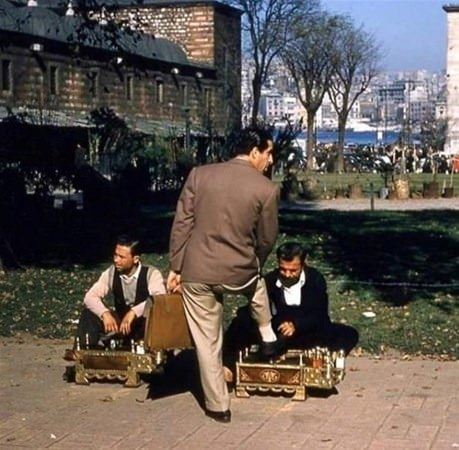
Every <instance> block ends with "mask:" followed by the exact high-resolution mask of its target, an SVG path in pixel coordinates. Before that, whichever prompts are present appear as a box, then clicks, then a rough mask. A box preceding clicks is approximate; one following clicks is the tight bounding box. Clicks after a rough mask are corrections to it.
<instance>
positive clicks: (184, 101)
mask: <svg viewBox="0 0 459 450" xmlns="http://www.w3.org/2000/svg"><path fill="white" fill-rule="evenodd" d="M180 104H181V105H182V106H188V85H187V84H186V83H182V84H181V85H180Z"/></svg>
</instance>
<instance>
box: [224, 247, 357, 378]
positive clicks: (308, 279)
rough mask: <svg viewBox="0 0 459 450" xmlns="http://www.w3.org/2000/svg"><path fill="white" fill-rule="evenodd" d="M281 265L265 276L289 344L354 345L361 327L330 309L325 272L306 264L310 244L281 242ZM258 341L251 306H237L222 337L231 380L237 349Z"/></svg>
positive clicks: (281, 334) (282, 338)
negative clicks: (334, 318) (340, 319)
mask: <svg viewBox="0 0 459 450" xmlns="http://www.w3.org/2000/svg"><path fill="white" fill-rule="evenodd" d="M276 256H277V263H278V267H277V269H275V270H273V271H271V272H269V273H268V274H267V275H266V276H265V281H266V288H267V291H268V297H269V300H270V305H271V313H272V316H273V318H272V324H273V328H274V329H275V330H276V333H277V335H278V340H279V342H280V343H281V345H282V346H283V348H284V349H285V350H288V349H308V348H314V347H317V346H319V347H327V348H328V349H329V350H330V351H338V350H344V352H345V354H346V355H347V354H349V352H350V351H351V350H352V348H354V346H355V345H356V344H357V342H358V340H359V334H358V332H357V330H355V329H354V328H352V327H351V326H349V325H344V324H340V323H333V322H332V321H331V320H330V317H329V314H328V293H327V285H326V282H325V278H324V277H323V275H322V274H321V273H320V272H319V271H318V270H316V269H314V268H313V267H310V266H308V265H307V264H306V250H305V249H304V248H303V247H302V246H301V245H300V244H298V243H296V242H287V243H285V244H282V245H281V246H280V247H278V249H277V252H276ZM256 342H257V337H256V329H255V328H254V326H253V321H252V319H251V317H250V314H249V313H248V311H246V310H245V309H244V307H243V308H239V310H238V311H237V316H236V318H235V319H234V320H233V321H232V322H231V324H230V326H229V328H228V330H227V332H226V333H225V339H224V356H223V358H224V364H225V367H227V368H228V369H229V370H225V375H226V378H227V381H231V373H230V370H234V364H235V361H236V359H237V357H238V353H239V350H241V349H243V348H246V347H250V345H251V344H253V343H256Z"/></svg>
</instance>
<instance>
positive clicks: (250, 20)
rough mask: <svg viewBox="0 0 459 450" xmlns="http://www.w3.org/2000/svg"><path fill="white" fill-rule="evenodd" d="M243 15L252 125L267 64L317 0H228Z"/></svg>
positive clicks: (256, 117)
mask: <svg viewBox="0 0 459 450" xmlns="http://www.w3.org/2000/svg"><path fill="white" fill-rule="evenodd" d="M228 2H229V3H230V4H232V5H233V6H235V7H238V8H240V9H241V10H242V11H243V13H244V15H243V23H242V30H243V33H244V36H243V38H244V43H245V44H244V47H245V50H246V52H247V54H248V55H250V59H251V62H252V63H253V70H254V72H253V78H252V114H251V122H252V124H256V123H257V120H258V110H259V104H260V96H261V88H262V86H263V84H264V83H265V82H266V80H267V77H268V75H269V70H270V66H271V63H272V62H273V61H274V60H275V59H276V58H278V57H279V56H280V54H281V52H282V50H283V49H284V47H285V45H286V44H287V42H288V41H289V35H290V31H291V29H292V27H293V28H295V27H296V26H297V25H296V24H297V23H299V22H301V20H302V18H303V17H305V16H309V15H311V14H312V13H314V12H315V11H317V9H318V6H319V0H290V1H285V0H228Z"/></svg>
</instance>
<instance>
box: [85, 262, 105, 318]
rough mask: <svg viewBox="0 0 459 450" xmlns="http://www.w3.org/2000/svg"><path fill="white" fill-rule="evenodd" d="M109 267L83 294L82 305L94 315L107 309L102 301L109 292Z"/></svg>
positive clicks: (99, 314) (99, 315)
mask: <svg viewBox="0 0 459 450" xmlns="http://www.w3.org/2000/svg"><path fill="white" fill-rule="evenodd" d="M110 291H111V288H110V268H108V269H107V270H105V271H104V272H102V274H101V275H100V277H99V279H98V280H97V281H96V282H95V283H94V284H93V285H92V286H91V288H90V289H89V290H88V292H86V295H85V296H84V305H85V307H86V308H88V309H89V310H90V311H91V312H93V313H94V314H95V315H96V316H98V317H102V314H103V313H104V312H106V311H109V308H107V306H106V305H105V303H104V298H105V297H106V296H107V295H108V294H109V293H110Z"/></svg>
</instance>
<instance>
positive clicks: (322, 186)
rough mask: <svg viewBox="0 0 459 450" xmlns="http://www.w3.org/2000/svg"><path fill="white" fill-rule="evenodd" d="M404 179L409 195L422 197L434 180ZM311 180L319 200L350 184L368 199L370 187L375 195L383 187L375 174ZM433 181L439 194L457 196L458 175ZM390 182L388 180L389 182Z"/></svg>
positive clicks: (322, 176) (412, 176) (413, 176)
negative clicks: (450, 189)
mask: <svg viewBox="0 0 459 450" xmlns="http://www.w3.org/2000/svg"><path fill="white" fill-rule="evenodd" d="M304 177H305V176H304V174H303V173H301V172H300V173H298V179H299V180H302V179H304ZM404 177H405V179H407V180H408V182H409V187H410V193H412V194H414V195H418V196H420V195H422V191H423V186H424V183H428V182H431V181H433V178H434V176H433V174H431V173H421V174H408V175H406V176H404ZM311 178H313V179H314V180H315V182H316V186H315V192H316V194H317V196H318V197H319V198H320V197H321V198H327V197H329V198H332V197H333V195H334V193H335V191H336V189H337V188H347V187H348V186H349V185H350V184H354V183H360V184H361V185H362V189H363V194H364V195H366V196H368V197H369V196H370V191H371V185H372V188H373V191H374V192H375V194H376V195H377V193H378V192H379V191H380V189H381V188H382V187H384V179H383V177H382V176H381V174H377V173H376V174H373V173H361V174H359V173H342V174H333V173H324V174H321V173H314V174H312V175H311ZM395 179H397V178H395ZM435 179H436V181H437V182H438V185H439V191H440V194H441V193H442V192H443V188H444V187H450V186H452V187H453V188H454V193H455V194H456V195H458V193H459V174H454V175H453V177H452V178H451V175H448V174H444V173H440V174H437V175H436V177H435ZM274 181H276V182H277V183H279V184H280V183H281V178H280V177H278V176H275V177H274ZM390 181H391V180H390V179H389V182H390Z"/></svg>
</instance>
